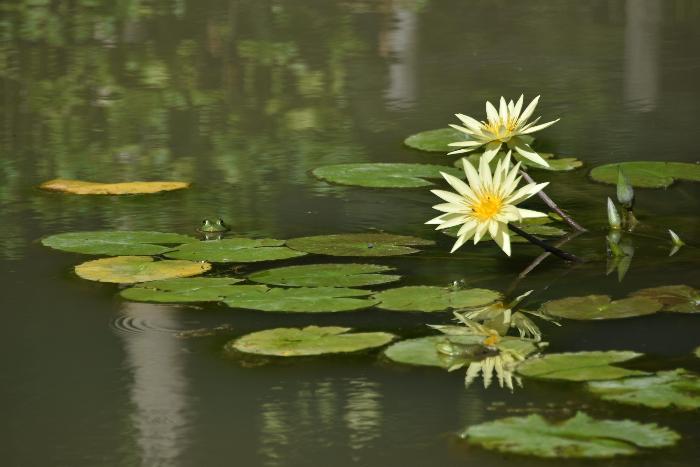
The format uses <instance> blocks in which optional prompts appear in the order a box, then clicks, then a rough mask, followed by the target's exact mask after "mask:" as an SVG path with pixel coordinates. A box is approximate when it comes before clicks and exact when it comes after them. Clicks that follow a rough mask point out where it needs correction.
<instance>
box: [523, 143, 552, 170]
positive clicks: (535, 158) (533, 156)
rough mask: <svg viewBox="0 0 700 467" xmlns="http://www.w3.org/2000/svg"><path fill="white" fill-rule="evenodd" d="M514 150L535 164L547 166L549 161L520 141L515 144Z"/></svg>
mask: <svg viewBox="0 0 700 467" xmlns="http://www.w3.org/2000/svg"><path fill="white" fill-rule="evenodd" d="M515 150H516V151H518V154H520V155H521V156H523V157H524V158H525V159H529V160H531V161H532V162H534V163H535V164H539V165H543V166H545V167H549V163H548V162H547V161H546V160H544V159H542V157H541V156H540V155H539V154H537V153H536V152H535V151H533V150H532V148H531V147H530V146H528V145H527V144H525V143H520V144H518V145H517V146H515Z"/></svg>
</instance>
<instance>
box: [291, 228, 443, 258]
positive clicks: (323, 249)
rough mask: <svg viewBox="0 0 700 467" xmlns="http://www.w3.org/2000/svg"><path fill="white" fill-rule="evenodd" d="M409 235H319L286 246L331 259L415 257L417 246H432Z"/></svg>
mask: <svg viewBox="0 0 700 467" xmlns="http://www.w3.org/2000/svg"><path fill="white" fill-rule="evenodd" d="M433 244H434V242H433V241H431V240H424V239H422V238H417V237H409V236H406V235H392V234H387V233H357V234H334V235H317V236H313V237H299V238H293V239H291V240H287V245H288V246H289V247H290V248H293V249H295V250H298V251H303V252H305V253H313V254H318V255H329V256H396V255H407V254H410V253H416V252H418V251H419V250H417V249H415V248H412V247H414V246H423V245H433Z"/></svg>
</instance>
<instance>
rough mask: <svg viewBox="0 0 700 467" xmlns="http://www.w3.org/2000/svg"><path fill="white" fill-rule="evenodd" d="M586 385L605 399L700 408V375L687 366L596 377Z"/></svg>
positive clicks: (661, 405) (687, 408) (626, 402)
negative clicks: (646, 373)
mask: <svg viewBox="0 0 700 467" xmlns="http://www.w3.org/2000/svg"><path fill="white" fill-rule="evenodd" d="M586 388H587V389H588V390H589V391H591V392H593V393H594V394H596V395H598V396H600V397H601V398H602V399H604V400H608V401H614V402H621V403H623V404H632V405H643V406H645V407H652V408H655V409H664V408H668V407H676V408H679V409H683V410H694V409H697V408H700V378H699V377H698V376H697V375H695V374H693V373H689V372H687V371H685V370H683V369H677V370H672V371H660V372H658V373H656V374H655V375H653V376H644V377H637V378H625V379H620V380H616V381H595V382H590V383H587V384H586Z"/></svg>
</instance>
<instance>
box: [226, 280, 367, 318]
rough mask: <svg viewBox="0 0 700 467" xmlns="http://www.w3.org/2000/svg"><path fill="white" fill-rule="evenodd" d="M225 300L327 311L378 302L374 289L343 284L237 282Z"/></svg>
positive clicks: (271, 307)
mask: <svg viewBox="0 0 700 467" xmlns="http://www.w3.org/2000/svg"><path fill="white" fill-rule="evenodd" d="M232 288H233V289H235V290H232V291H231V293H229V294H227V295H226V297H225V299H224V303H226V304H227V305H228V306H230V307H232V308H247V309H252V310H260V311H274V312H282V313H326V312H339V311H353V310H359V309H362V308H369V307H371V306H373V305H375V304H376V303H377V300H375V299H374V298H371V297H368V296H369V295H370V294H371V293H372V291H369V290H361V289H349V288H343V287H294V288H281V287H273V288H270V287H267V286H265V285H237V286H233V287H232Z"/></svg>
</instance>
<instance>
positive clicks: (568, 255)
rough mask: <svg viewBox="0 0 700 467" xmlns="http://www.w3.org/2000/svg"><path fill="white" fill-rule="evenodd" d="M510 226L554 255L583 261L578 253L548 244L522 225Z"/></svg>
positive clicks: (567, 259)
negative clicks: (522, 227)
mask: <svg viewBox="0 0 700 467" xmlns="http://www.w3.org/2000/svg"><path fill="white" fill-rule="evenodd" d="M508 228H509V229H510V230H512V231H513V232H515V233H516V234H518V235H520V236H521V237H523V238H524V239H525V240H527V241H528V242H530V243H533V244H535V245H537V246H538V247H540V248H542V249H543V250H545V251H548V252H550V253H552V254H553V255H556V256H558V257H560V258H561V259H563V260H564V261H572V262H581V261H582V260H581V258H579V257H578V256H576V255H572V254H571V253H567V252H566V251H563V250H560V249H559V248H556V247H553V246H551V245H548V244H547V243H545V242H543V241H542V240H540V239H539V238H537V237H535V236H534V235H530V234H529V233H527V232H525V231H524V230H522V229H521V228H520V227H516V226H514V225H513V224H508Z"/></svg>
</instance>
